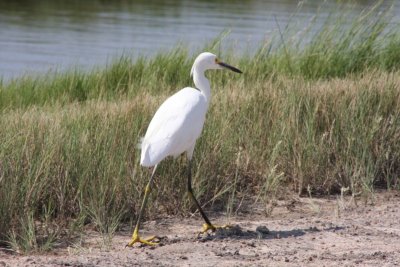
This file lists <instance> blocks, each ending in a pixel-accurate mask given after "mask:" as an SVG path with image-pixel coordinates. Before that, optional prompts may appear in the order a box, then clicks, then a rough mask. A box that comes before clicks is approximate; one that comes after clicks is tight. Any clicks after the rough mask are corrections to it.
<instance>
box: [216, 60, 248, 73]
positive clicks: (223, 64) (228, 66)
mask: <svg viewBox="0 0 400 267" xmlns="http://www.w3.org/2000/svg"><path fill="white" fill-rule="evenodd" d="M217 64H218V65H220V66H222V67H224V68H227V69H230V70H231V71H234V72H237V73H243V72H242V71H241V70H239V69H237V68H235V67H232V66H231V65H228V64H226V63H224V62H218V63H217Z"/></svg>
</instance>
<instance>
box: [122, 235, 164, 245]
mask: <svg viewBox="0 0 400 267" xmlns="http://www.w3.org/2000/svg"><path fill="white" fill-rule="evenodd" d="M155 238H156V236H152V237H149V238H146V239H141V238H140V237H139V235H138V234H133V236H132V240H131V242H129V243H128V244H127V245H126V247H133V244H135V243H142V244H144V245H148V246H155V245H157V244H158V242H151V241H153V240H154V239H155Z"/></svg>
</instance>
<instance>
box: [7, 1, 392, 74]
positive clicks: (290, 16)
mask: <svg viewBox="0 0 400 267" xmlns="http://www.w3.org/2000/svg"><path fill="white" fill-rule="evenodd" d="M340 2H343V1H335V0H326V1H320V0H308V1H306V0H305V1H296V0H241V1H238V0H225V1H211V0H208V1H207V0H198V1H187V0H165V1H161V0H158V1H156V0H147V1H143V0H139V1H129V0H114V1H104V0H84V1H80V0H69V1H61V0H12V1H7V0H0V77H3V79H4V80H9V79H10V78H12V77H18V76H20V75H24V74H27V73H28V74H33V73H43V72H47V71H49V70H54V69H57V70H62V69H66V68H70V67H79V68H83V69H89V68H90V67H92V66H94V65H102V64H106V63H107V62H110V60H111V59H113V58H115V57H116V56H120V55H121V54H123V53H127V54H129V55H132V56H137V55H149V56H151V55H152V54H154V53H156V52H158V51H163V50H169V49H171V48H173V47H174V46H176V45H177V44H178V43H182V44H184V45H186V46H187V47H188V48H189V49H190V50H191V51H195V50H196V49H200V48H202V47H203V46H204V45H205V44H207V43H209V42H210V41H212V40H213V39H215V38H216V37H218V36H219V35H220V34H221V33H222V32H223V31H225V30H229V31H230V33H229V35H228V36H227V38H226V39H224V41H223V44H227V43H229V44H230V45H231V44H233V45H234V47H235V48H237V51H245V50H247V51H248V50H251V49H254V48H257V47H259V46H260V45H261V43H262V42H263V41H264V40H266V39H268V37H269V36H270V35H271V34H272V32H274V31H276V30H277V29H278V25H279V28H284V27H285V26H286V25H287V24H288V23H289V21H292V22H291V23H293V21H295V23H302V22H304V23H306V22H309V21H310V20H311V19H312V18H313V17H314V16H315V15H316V14H319V15H318V17H319V18H322V19H323V18H324V17H326V16H327V15H328V14H329V13H331V12H332V10H334V9H335V8H337V7H338V5H339V4H338V3H340ZM344 2H346V1H344ZM347 2H351V4H348V5H351V7H352V14H354V15H357V14H359V12H360V11H361V10H363V9H365V8H366V7H369V6H371V5H373V4H374V3H375V2H376V1H373V0H371V1H369V0H364V1H363V0H358V1H355V0H353V1H347ZM392 3H393V1H387V3H386V2H385V3H384V4H383V5H384V6H385V5H386V6H387V5H390V4H392ZM393 14H400V8H399V4H396V2H395V6H394V9H393ZM398 16H400V15H396V17H395V20H394V21H396V19H398ZM322 19H321V20H320V21H321V23H322ZM317 23H318V22H317ZM396 23H397V22H396Z"/></svg>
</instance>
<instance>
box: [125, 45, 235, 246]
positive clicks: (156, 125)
mask: <svg viewBox="0 0 400 267" xmlns="http://www.w3.org/2000/svg"><path fill="white" fill-rule="evenodd" d="M224 68H227V69H230V70H232V71H234V72H237V73H242V72H241V71H240V70H239V69H237V68H235V67H232V66H230V65H228V64H226V63H224V62H222V61H220V60H219V59H218V58H217V56H216V55H214V54H212V53H208V52H204V53H201V54H200V55H199V56H198V57H197V58H196V59H195V61H194V64H193V67H192V70H191V73H190V74H191V76H193V81H194V84H195V86H196V88H191V87H186V88H183V89H182V90H180V91H179V92H177V93H175V94H174V95H172V96H171V97H169V98H168V99H167V100H165V102H164V103H163V104H162V105H161V106H160V107H159V108H158V110H157V112H156V114H155V115H154V117H153V119H152V120H151V122H150V124H149V127H148V129H147V132H146V135H145V136H144V138H143V140H142V144H141V149H142V153H141V159H140V164H141V165H142V166H144V167H154V168H153V171H152V174H151V176H150V180H149V182H148V184H147V186H146V189H145V193H144V198H143V202H142V206H141V208H140V212H139V217H138V218H137V223H136V227H135V229H134V231H133V235H132V239H131V241H130V242H129V243H128V245H127V246H133V244H135V243H137V242H139V243H143V244H146V245H154V244H156V243H154V242H151V241H152V240H153V239H154V238H155V237H151V238H147V239H142V238H140V237H139V227H140V220H141V218H142V215H143V211H144V208H145V206H146V203H147V198H148V196H149V193H150V190H151V185H152V182H153V178H154V174H155V172H156V169H157V165H158V163H160V161H162V160H163V159H164V158H165V157H167V156H174V157H177V156H179V155H180V154H182V153H184V152H186V155H187V158H188V166H187V177H188V183H187V190H188V192H189V195H190V196H191V198H192V199H193V201H194V203H195V204H196V206H197V208H198V209H199V211H200V214H201V216H202V217H203V219H204V220H205V222H206V223H205V224H204V225H203V231H202V232H203V233H204V232H207V231H208V230H211V231H215V229H216V226H214V225H212V224H211V222H210V220H209V219H208V218H207V216H206V214H205V213H204V211H203V209H202V208H201V206H200V204H199V202H198V201H197V200H196V198H195V196H194V194H193V190H192V175H191V162H192V161H191V160H192V156H193V151H194V147H195V144H196V140H197V138H199V136H200V134H201V131H202V129H203V124H204V120H205V117H206V112H207V109H208V106H209V104H210V98H211V92H210V83H209V81H208V80H207V78H206V77H205V76H204V72H205V71H206V70H209V69H224Z"/></svg>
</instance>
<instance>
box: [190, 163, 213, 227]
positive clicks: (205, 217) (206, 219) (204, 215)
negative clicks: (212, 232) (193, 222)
mask: <svg viewBox="0 0 400 267" xmlns="http://www.w3.org/2000/svg"><path fill="white" fill-rule="evenodd" d="M191 169H192V160H189V163H188V167H187V176H188V183H187V189H188V192H189V195H190V196H191V198H192V199H193V201H194V203H195V204H196V206H197V208H198V209H199V211H200V214H201V216H202V217H203V219H204V221H205V222H206V224H208V225H209V226H210V227H212V224H211V222H210V220H209V219H208V217H207V215H206V214H205V213H204V211H203V209H202V208H201V206H200V204H199V202H198V201H197V199H196V197H195V196H194V194H193V189H192V171H191ZM212 228H213V227H212Z"/></svg>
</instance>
